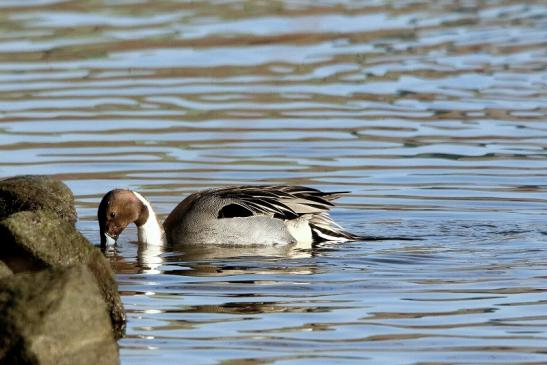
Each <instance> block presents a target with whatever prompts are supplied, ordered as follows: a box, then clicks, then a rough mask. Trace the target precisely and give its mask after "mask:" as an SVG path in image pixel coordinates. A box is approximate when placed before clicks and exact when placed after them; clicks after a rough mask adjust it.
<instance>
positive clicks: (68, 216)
mask: <svg viewBox="0 0 547 365" xmlns="http://www.w3.org/2000/svg"><path fill="white" fill-rule="evenodd" d="M25 210H30V211H36V210H47V211H51V212H53V213H54V214H55V215H57V216H58V217H59V218H61V219H62V220H65V221H67V222H69V223H71V224H73V225H74V224H75V223H76V220H77V218H78V217H77V215H76V209H75V208H74V196H73V195H72V191H70V189H69V188H68V187H67V186H66V185H65V184H64V183H63V182H61V181H58V180H55V179H53V178H51V177H50V176H43V175H23V176H15V177H11V178H8V179H5V180H0V218H3V217H7V216H9V215H10V214H13V213H16V212H21V211H25Z"/></svg>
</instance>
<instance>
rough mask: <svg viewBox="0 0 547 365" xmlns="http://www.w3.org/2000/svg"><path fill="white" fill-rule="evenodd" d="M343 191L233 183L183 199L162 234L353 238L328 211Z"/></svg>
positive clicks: (229, 238)
mask: <svg viewBox="0 0 547 365" xmlns="http://www.w3.org/2000/svg"><path fill="white" fill-rule="evenodd" d="M342 193H343V192H332V193H326V192H322V191H320V190H317V189H312V188H308V187H304V186H285V185H280V186H269V185H268V186H235V187H227V188H217V189H209V190H205V191H202V192H198V193H194V194H191V195H190V196H188V197H187V198H186V199H184V200H183V201H182V202H181V203H180V204H179V205H178V206H177V207H176V208H175V209H174V210H173V211H172V212H171V214H169V216H168V217H167V219H166V220H165V222H164V229H165V233H166V237H167V240H168V241H169V242H170V243H174V244H177V243H181V244H182V243H184V244H228V245H229V244H236V245H246V244H291V243H297V242H300V241H303V240H307V241H310V243H311V241H313V242H320V241H349V240H355V239H358V238H359V237H358V236H355V235H353V234H351V233H349V232H346V231H344V229H343V228H342V227H340V226H339V225H338V224H336V223H335V222H334V221H333V220H332V219H331V218H330V216H329V214H328V211H329V210H330V209H331V208H332V207H333V206H334V204H333V203H332V201H333V200H335V199H336V198H338V197H340V194H342Z"/></svg>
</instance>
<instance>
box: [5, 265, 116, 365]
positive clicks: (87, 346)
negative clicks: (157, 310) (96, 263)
mask: <svg viewBox="0 0 547 365" xmlns="http://www.w3.org/2000/svg"><path fill="white" fill-rule="evenodd" d="M0 363H2V364H29V365H53V364H58V365H69V364H70V365H72V364H90V365H96V364H118V363H119V359H118V349H117V344H116V341H115V340H114V337H113V335H112V328H111V323H110V320H109V317H108V312H107V306H106V304H105V303H104V301H103V298H102V296H101V293H100V290H99V288H98V287H97V284H96V282H95V279H94V277H93V274H92V273H91V272H90V271H89V269H88V268H87V266H86V265H82V264H80V265H75V266H71V267H67V268H63V269H49V270H43V271H39V272H29V273H20V274H16V275H13V276H11V277H9V278H4V279H0Z"/></svg>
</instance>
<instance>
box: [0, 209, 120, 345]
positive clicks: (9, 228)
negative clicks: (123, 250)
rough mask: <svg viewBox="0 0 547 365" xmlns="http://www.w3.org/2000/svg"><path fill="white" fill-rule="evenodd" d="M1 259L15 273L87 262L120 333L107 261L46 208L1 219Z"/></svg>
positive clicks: (114, 285) (114, 286) (116, 295)
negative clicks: (45, 209)
mask: <svg viewBox="0 0 547 365" xmlns="http://www.w3.org/2000/svg"><path fill="white" fill-rule="evenodd" d="M0 260H2V261H4V262H5V263H6V264H7V265H8V266H9V268H10V269H11V270H12V271H13V272H15V273H19V272H23V271H38V270H42V269H45V268H62V267H67V266H70V265H73V264H77V263H82V264H86V265H87V266H88V268H89V269H90V270H91V272H92V273H93V275H94V277H95V279H96V281H97V284H98V286H99V289H100V291H101V293H102V295H103V298H104V300H105V301H106V303H107V304H108V309H109V312H110V316H111V319H112V325H113V328H114V331H115V335H116V337H121V336H123V333H124V328H125V312H124V310H123V305H122V302H121V299H120V296H119V293H118V285H117V283H116V281H115V279H114V274H113V272H112V270H111V268H110V264H109V262H108V260H107V259H106V258H105V257H104V255H103V254H102V253H101V251H100V250H99V249H98V248H96V247H94V246H92V245H91V244H90V243H89V241H88V240H87V239H86V238H85V237H84V236H82V234H81V233H80V232H79V231H77V230H76V229H75V228H74V227H73V226H72V224H70V223H68V222H67V221H64V220H59V219H58V217H57V215H55V214H54V213H52V212H49V211H24V212H19V213H15V214H12V215H10V216H9V217H7V218H4V219H3V220H0Z"/></svg>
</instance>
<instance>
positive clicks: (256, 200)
mask: <svg viewBox="0 0 547 365" xmlns="http://www.w3.org/2000/svg"><path fill="white" fill-rule="evenodd" d="M342 193H343V192H333V193H325V192H322V191H320V190H317V189H313V188H308V187H304V186H286V185H264V186H237V187H228V188H220V189H212V190H209V194H210V195H211V196H214V197H215V198H216V199H217V200H220V201H223V203H224V204H221V205H222V206H223V207H226V206H233V205H237V206H240V207H242V208H244V209H245V210H246V211H249V212H252V213H253V215H269V216H274V217H275V218H280V219H295V218H298V217H299V216H301V215H303V214H310V213H321V212H327V211H328V210H329V209H330V208H332V207H333V206H334V204H332V203H331V201H332V200H334V199H336V198H338V197H339V196H340V194H342ZM242 213H244V211H242Z"/></svg>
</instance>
